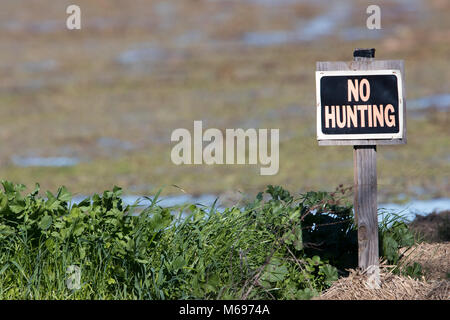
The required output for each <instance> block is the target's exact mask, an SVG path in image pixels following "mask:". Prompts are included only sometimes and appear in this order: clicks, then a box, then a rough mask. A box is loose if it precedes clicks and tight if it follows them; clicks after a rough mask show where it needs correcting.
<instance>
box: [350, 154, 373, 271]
mask: <svg viewBox="0 0 450 320" xmlns="http://www.w3.org/2000/svg"><path fill="white" fill-rule="evenodd" d="M376 153H377V149H376V146H354V147H353V161H354V210H355V220H356V223H357V225H358V266H359V267H360V268H361V269H362V270H367V269H369V268H370V267H371V266H378V265H379V262H378V256H379V248H378V219H377V157H376Z"/></svg>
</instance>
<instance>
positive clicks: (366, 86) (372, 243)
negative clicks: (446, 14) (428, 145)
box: [316, 49, 406, 288]
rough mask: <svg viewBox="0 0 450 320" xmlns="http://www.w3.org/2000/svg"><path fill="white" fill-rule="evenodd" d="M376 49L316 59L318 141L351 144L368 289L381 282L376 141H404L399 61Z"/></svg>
mask: <svg viewBox="0 0 450 320" xmlns="http://www.w3.org/2000/svg"><path fill="white" fill-rule="evenodd" d="M374 57H375V49H355V51H354V52H353V61H351V62H344V61H324V62H317V66H316V68H317V71H316V98H317V140H318V143H319V145H320V146H336V145H337V146H353V161H354V210H355V220H356V223H357V226H358V266H359V268H360V269H361V270H362V271H364V272H365V273H366V274H367V276H368V281H367V284H368V285H369V286H370V287H371V288H377V287H379V285H380V278H379V258H378V257H379V248H378V216H377V164H376V155H377V145H395V144H405V143H406V103H405V93H404V92H405V85H404V63H403V61H402V60H375V59H374Z"/></svg>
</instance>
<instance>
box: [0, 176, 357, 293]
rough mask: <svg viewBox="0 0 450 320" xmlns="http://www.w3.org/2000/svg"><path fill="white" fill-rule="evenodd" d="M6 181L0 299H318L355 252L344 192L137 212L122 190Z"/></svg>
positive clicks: (0, 212)
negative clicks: (86, 191)
mask: <svg viewBox="0 0 450 320" xmlns="http://www.w3.org/2000/svg"><path fill="white" fill-rule="evenodd" d="M2 185H3V188H4V191H0V299H309V298H311V297H313V296H315V295H317V294H319V293H320V292H321V291H322V290H324V289H326V288H328V287H329V286H330V285H331V283H332V282H333V281H335V280H337V278H338V274H339V273H341V274H342V273H343V272H344V270H345V268H346V267H348V266H352V264H354V263H355V261H354V255H355V253H356V257H357V243H356V242H355V241H356V240H355V235H356V233H355V232H356V230H355V228H354V223H353V219H352V215H353V214H352V207H351V205H350V204H348V203H346V202H345V201H343V200H342V199H340V198H339V197H338V195H337V193H327V192H308V193H306V194H303V195H300V196H299V197H298V198H294V197H293V196H292V195H291V194H290V193H289V192H288V191H286V190H284V189H283V188H281V187H273V186H268V188H267V190H266V191H265V192H262V193H259V194H258V196H257V197H256V198H255V199H254V200H253V201H252V202H250V203H248V204H246V205H245V206H244V207H242V206H239V207H238V206H235V207H230V208H219V209H218V208H216V207H215V205H213V206H211V207H204V206H201V205H193V204H191V205H184V206H178V207H161V206H160V205H159V204H158V195H156V196H155V197H154V198H153V199H151V201H152V202H151V205H150V206H149V207H147V208H145V209H144V210H140V211H139V210H137V206H136V205H132V206H126V205H124V203H123V202H122V199H121V193H122V190H121V189H120V188H118V187H114V189H113V190H112V191H105V192H104V193H103V194H101V195H98V194H96V195H94V196H92V197H89V198H87V199H85V200H83V201H81V202H79V203H77V204H75V203H72V201H71V200H72V196H71V194H70V193H69V192H68V191H67V189H66V188H64V187H61V188H59V189H58V191H57V192H56V194H52V193H51V192H48V191H47V192H46V193H45V197H42V196H40V195H39V192H40V188H39V185H36V188H35V189H34V190H33V191H32V192H30V193H28V194H26V195H23V192H24V190H25V186H23V185H15V184H13V183H11V182H8V181H2ZM342 194H344V192H342ZM341 202H342V203H341ZM352 259H353V260H352ZM74 268H77V269H78V270H79V275H80V277H79V278H78V280H79V286H77V287H73V286H71V285H70V284H71V283H72V284H73V282H71V281H73V274H72V271H73V269H74Z"/></svg>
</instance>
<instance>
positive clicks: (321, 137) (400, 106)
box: [316, 69, 403, 140]
mask: <svg viewBox="0 0 450 320" xmlns="http://www.w3.org/2000/svg"><path fill="white" fill-rule="evenodd" d="M391 74H393V75H395V76H396V78H397V81H396V82H397V94H398V120H399V125H398V127H399V131H398V132H397V133H360V134H355V133H353V134H325V133H323V131H322V122H321V119H322V103H321V79H322V78H323V77H328V76H330V77H332V76H372V75H391ZM402 94H403V90H402V75H401V71H400V70H398V69H397V70H366V71H361V70H348V71H316V102H317V139H318V140H341V139H402V137H403V96H402Z"/></svg>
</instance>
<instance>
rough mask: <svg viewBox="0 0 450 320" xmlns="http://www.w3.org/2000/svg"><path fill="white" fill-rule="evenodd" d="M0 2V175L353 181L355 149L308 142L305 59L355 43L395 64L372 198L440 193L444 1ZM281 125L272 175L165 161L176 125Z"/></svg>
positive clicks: (203, 189) (445, 160) (338, 54)
mask: <svg viewBox="0 0 450 320" xmlns="http://www.w3.org/2000/svg"><path fill="white" fill-rule="evenodd" d="M69 4H71V2H70V1H65V0H63V1H57V2H56V3H55V1H50V0H40V1H3V2H2V10H1V12H0V38H1V39H2V41H1V43H0V48H1V50H0V76H1V78H2V79H3V80H2V81H1V82H0V140H1V141H2V149H1V150H2V152H1V153H0V176H1V177H2V178H3V179H7V180H11V181H15V182H17V183H24V184H26V185H27V186H28V187H29V188H33V187H34V183H35V182H39V183H40V184H41V186H42V189H43V190H47V189H50V190H54V191H56V189H57V187H58V186H60V185H65V186H67V188H68V189H69V190H71V191H72V192H73V193H75V194H92V193H93V192H102V191H103V190H105V189H112V187H113V186H114V185H119V186H121V187H123V188H124V191H125V194H131V195H132V194H137V195H152V194H155V193H156V192H157V190H158V189H159V188H161V187H162V188H164V190H163V194H162V195H179V194H180V189H179V188H175V187H172V185H177V186H179V187H181V188H183V189H184V190H185V191H186V192H187V194H190V195H193V196H198V195H204V194H213V195H220V194H224V193H228V192H232V193H233V192H243V193H247V194H253V195H255V194H256V193H258V192H259V191H262V190H263V189H264V188H265V186H266V185H268V184H272V185H277V184H278V185H282V186H283V187H285V188H286V189H288V190H290V191H292V192H302V191H309V190H319V189H320V190H328V191H332V190H334V188H335V187H336V186H338V185H339V184H341V183H342V184H344V185H346V186H349V185H352V183H353V158H352V148H351V147H318V146H317V141H316V137H315V109H314V101H315V90H314V86H315V81H314V71H315V63H316V61H328V60H344V61H345V60H351V59H352V52H353V50H354V48H357V47H374V48H376V50H377V51H376V58H378V59H403V60H405V66H406V97H407V110H408V111H407V117H408V119H407V125H408V144H407V145H404V146H381V147H379V148H378V156H377V158H378V163H377V164H378V183H379V188H378V194H379V203H392V202H398V203H404V202H409V201H411V200H415V199H419V200H428V199H435V198H446V199H448V198H450V185H449V181H450V176H449V173H450V166H449V163H450V151H449V150H450V140H449V139H448V137H449V134H450V131H449V128H450V127H449V125H448V124H449V110H450V109H449V108H450V98H449V97H450V83H449V81H448V79H450V65H449V63H448V57H449V56H450V32H449V30H450V21H449V19H448V17H449V15H450V3H449V2H448V1H443V0H430V1H422V0H414V1H404V0H387V1H383V4H382V5H381V11H382V29H380V30H368V29H367V28H366V19H367V14H366V9H367V6H368V5H370V4H372V3H371V2H370V1H365V0H345V1H339V4H334V5H331V6H330V2H329V1H312V0H311V1H309V0H286V1H285V0H282V1H280V0H273V1H272V0H239V1H238V0H183V1H166V0H164V1H162V0H145V1H144V0H136V1H132V2H130V1H126V0H118V1H89V0H80V1H78V2H77V4H78V5H79V6H80V7H81V9H82V29H81V30H79V31H76V32H72V31H68V30H67V29H66V27H65V22H66V18H67V15H66V13H65V12H66V7H67V6H68V5H69ZM194 120H203V124H204V127H205V129H206V128H218V129H220V130H224V129H226V128H244V129H246V128H256V129H259V128H279V129H280V170H279V173H278V174H277V175H275V176H260V175H259V166H253V165H235V166H220V165H217V166H206V165H204V166H195V165H185V166H176V165H174V164H173V163H172V162H171V160H170V152H171V149H172V147H173V145H174V144H172V143H171V142H170V136H171V133H172V131H173V130H175V129H177V128H187V129H188V130H192V127H193V122H194Z"/></svg>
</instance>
